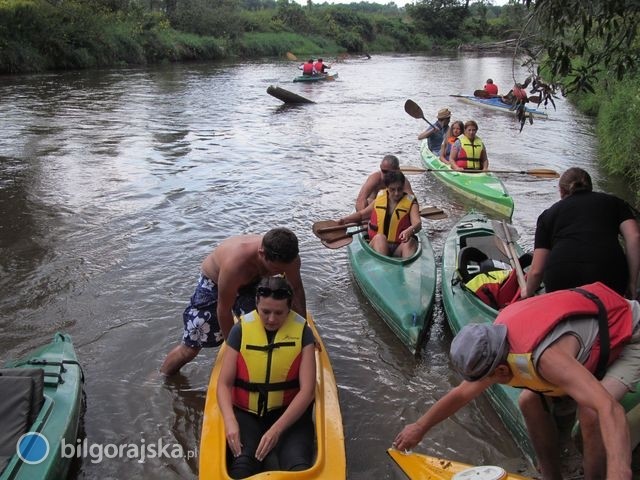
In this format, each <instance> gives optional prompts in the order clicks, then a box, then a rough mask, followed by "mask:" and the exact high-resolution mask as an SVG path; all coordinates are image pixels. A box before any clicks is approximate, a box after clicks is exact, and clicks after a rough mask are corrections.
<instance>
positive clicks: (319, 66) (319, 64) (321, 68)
mask: <svg viewBox="0 0 640 480" xmlns="http://www.w3.org/2000/svg"><path fill="white" fill-rule="evenodd" d="M330 68H331V65H326V64H325V63H324V62H323V61H322V59H321V58H318V60H316V63H314V64H313V69H314V70H315V71H316V72H317V73H325V70H329V69H330Z"/></svg>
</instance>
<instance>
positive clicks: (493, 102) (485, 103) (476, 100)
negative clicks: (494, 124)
mask: <svg viewBox="0 0 640 480" xmlns="http://www.w3.org/2000/svg"><path fill="white" fill-rule="evenodd" d="M451 96H452V97H456V98H459V99H460V100H462V101H463V102H465V103H470V104H471V105H479V106H481V107H486V108H490V109H491V110H496V111H499V112H504V113H509V114H511V115H514V116H515V114H516V111H515V110H514V109H512V108H511V105H509V104H507V103H504V102H502V101H501V100H500V98H499V97H493V98H480V97H475V96H473V95H451ZM524 110H525V112H527V113H528V114H531V115H532V116H533V117H535V118H544V119H547V118H549V115H547V112H545V111H544V110H538V109H537V108H531V107H527V106H525V107H524Z"/></svg>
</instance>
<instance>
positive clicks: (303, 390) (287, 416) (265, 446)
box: [256, 344, 316, 461]
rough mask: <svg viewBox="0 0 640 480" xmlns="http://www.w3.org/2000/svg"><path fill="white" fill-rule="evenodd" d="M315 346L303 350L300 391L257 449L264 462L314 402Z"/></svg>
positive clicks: (259, 457)
mask: <svg viewBox="0 0 640 480" xmlns="http://www.w3.org/2000/svg"><path fill="white" fill-rule="evenodd" d="M314 348H315V347H314V345H313V344H311V345H307V346H306V347H304V348H303V349H302V361H301V362H300V373H299V381H300V391H299V392H298V393H297V394H296V396H295V397H294V398H293V400H292V401H291V403H290V404H289V406H288V407H287V408H286V410H285V411H284V413H283V414H282V415H281V416H280V418H278V420H276V421H275V423H274V424H273V425H271V428H269V430H267V431H266V432H265V433H264V435H263V436H262V438H261V439H260V443H259V444H258V448H257V449H256V458H257V459H258V460H260V461H262V460H263V459H264V458H265V457H266V456H267V454H268V453H269V452H270V451H271V450H272V449H273V447H275V446H276V445H277V443H278V440H279V439H280V436H281V435H282V433H283V432H284V431H285V430H286V429H287V428H289V427H290V426H291V425H293V424H294V423H295V422H296V421H297V420H298V419H299V418H300V416H301V415H302V414H303V413H304V411H305V410H306V409H307V408H308V407H309V405H310V404H311V402H312V401H313V398H314V395H315V387H316V356H315V351H314Z"/></svg>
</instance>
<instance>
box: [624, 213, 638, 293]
mask: <svg viewBox="0 0 640 480" xmlns="http://www.w3.org/2000/svg"><path fill="white" fill-rule="evenodd" d="M620 233H622V237H623V238H624V246H625V253H626V256H627V266H628V268H629V286H628V288H627V290H629V291H628V292H627V294H628V295H629V298H630V299H631V300H635V299H636V297H637V289H638V270H640V228H638V222H637V221H636V219H635V218H630V219H629V220H625V221H624V222H622V223H621V224H620Z"/></svg>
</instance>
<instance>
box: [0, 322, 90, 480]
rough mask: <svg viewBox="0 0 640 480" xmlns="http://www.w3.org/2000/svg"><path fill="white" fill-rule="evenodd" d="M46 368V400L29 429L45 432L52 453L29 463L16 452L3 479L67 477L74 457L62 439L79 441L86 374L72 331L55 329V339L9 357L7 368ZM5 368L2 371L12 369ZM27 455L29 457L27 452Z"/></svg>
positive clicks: (1, 477)
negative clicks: (66, 454)
mask: <svg viewBox="0 0 640 480" xmlns="http://www.w3.org/2000/svg"><path fill="white" fill-rule="evenodd" d="M33 368H41V369H43V370H44V388H43V394H44V403H43V405H42V408H41V409H40V411H39V413H38V415H37V417H36V419H35V421H34V422H33V424H32V425H31V427H30V429H29V430H28V431H29V432H31V433H39V434H41V435H43V436H44V437H45V438H46V439H47V441H48V443H49V453H48V454H47V455H46V457H45V458H44V460H42V461H41V462H40V463H37V464H27V463H25V462H23V461H22V460H21V459H20V457H19V456H18V455H17V454H15V455H13V457H11V459H10V460H9V463H8V464H7V466H6V468H5V469H4V470H3V471H2V474H0V479H1V480H6V479H12V480H13V479H16V480H21V479H24V480H32V479H35V478H37V479H40V480H59V479H61V478H66V476H67V473H68V471H69V467H70V465H71V458H64V457H63V456H62V455H61V453H62V452H61V442H62V440H64V441H65V443H66V444H71V445H76V440H77V437H78V428H79V425H80V417H81V414H82V406H83V395H82V388H83V384H84V375H83V373H82V368H81V367H80V365H79V363H78V359H77V357H76V353H75V350H74V347H73V343H72V341H71V337H70V336H69V335H65V334H62V333H56V334H55V336H54V338H53V340H52V342H51V343H49V344H47V345H44V346H42V347H41V348H39V349H37V350H35V351H33V352H32V353H31V354H29V355H28V356H26V357H24V358H22V359H20V360H14V361H10V362H8V363H7V364H6V365H5V369H33ZM4 372H7V370H3V375H7V376H10V375H11V374H10V372H7V373H6V374H5V373H4ZM27 459H28V460H30V458H29V456H28V455H27Z"/></svg>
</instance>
